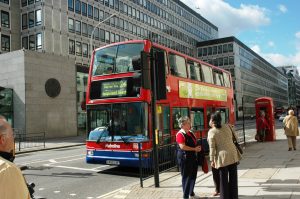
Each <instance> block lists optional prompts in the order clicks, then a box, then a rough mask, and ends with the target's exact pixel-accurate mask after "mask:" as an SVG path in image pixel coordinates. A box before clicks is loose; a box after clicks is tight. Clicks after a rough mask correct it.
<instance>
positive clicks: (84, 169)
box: [52, 165, 109, 172]
mask: <svg viewBox="0 0 300 199" xmlns="http://www.w3.org/2000/svg"><path fill="white" fill-rule="evenodd" d="M52 167H58V168H64V169H74V170H81V171H96V172H99V171H102V170H101V169H86V168H80V167H68V166H61V165H52ZM103 167H109V165H104V166H103Z"/></svg>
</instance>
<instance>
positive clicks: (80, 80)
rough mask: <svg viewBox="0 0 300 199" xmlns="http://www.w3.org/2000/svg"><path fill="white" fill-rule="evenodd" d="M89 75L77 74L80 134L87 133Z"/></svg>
mask: <svg viewBox="0 0 300 199" xmlns="http://www.w3.org/2000/svg"><path fill="white" fill-rule="evenodd" d="M87 80H88V74H86V73H82V72H77V77H76V84H77V128H78V134H84V133H85V132H86V109H85V99H86V87H87Z"/></svg>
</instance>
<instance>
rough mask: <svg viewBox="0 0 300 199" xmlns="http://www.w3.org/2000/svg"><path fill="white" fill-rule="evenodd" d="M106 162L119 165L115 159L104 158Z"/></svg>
mask: <svg viewBox="0 0 300 199" xmlns="http://www.w3.org/2000/svg"><path fill="white" fill-rule="evenodd" d="M106 164H111V165H120V162H119V161H116V160H106Z"/></svg>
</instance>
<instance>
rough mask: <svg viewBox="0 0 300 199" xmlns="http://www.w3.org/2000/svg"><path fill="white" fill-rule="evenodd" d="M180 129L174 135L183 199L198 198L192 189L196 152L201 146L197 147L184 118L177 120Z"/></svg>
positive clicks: (196, 168)
mask: <svg viewBox="0 0 300 199" xmlns="http://www.w3.org/2000/svg"><path fill="white" fill-rule="evenodd" d="M179 127H180V128H181V129H180V130H179V131H178V133H177V134H176V142H177V161H178V165H179V167H180V172H181V177H182V190H183V198H184V199H188V198H189V197H190V198H194V199H196V198H200V197H199V196H196V195H195V192H194V187H195V182H196V178H197V170H198V164H197V152H200V151H201V146H197V140H196V137H195V135H194V134H193V132H191V131H190V130H191V121H190V119H189V117H187V116H184V117H181V118H180V119H179Z"/></svg>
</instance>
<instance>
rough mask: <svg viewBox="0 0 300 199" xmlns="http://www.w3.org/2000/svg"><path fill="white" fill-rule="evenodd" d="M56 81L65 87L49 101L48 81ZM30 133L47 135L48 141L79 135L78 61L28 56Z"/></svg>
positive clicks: (26, 66)
mask: <svg viewBox="0 0 300 199" xmlns="http://www.w3.org/2000/svg"><path fill="white" fill-rule="evenodd" d="M50 78H55V79H56V80H58V81H59V83H60V86H61V91H60V94H59V95H58V96H57V97H54V98H52V97H49V96H48V95H47V93H46V91H45V84H46V81H47V80H48V79H50ZM25 85H26V131H27V132H31V133H39V132H46V136H47V137H66V136H75V135H77V110H76V71H75V66H74V60H69V59H68V58H67V57H64V56H58V55H53V54H45V53H37V52H33V51H26V52H25Z"/></svg>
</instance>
